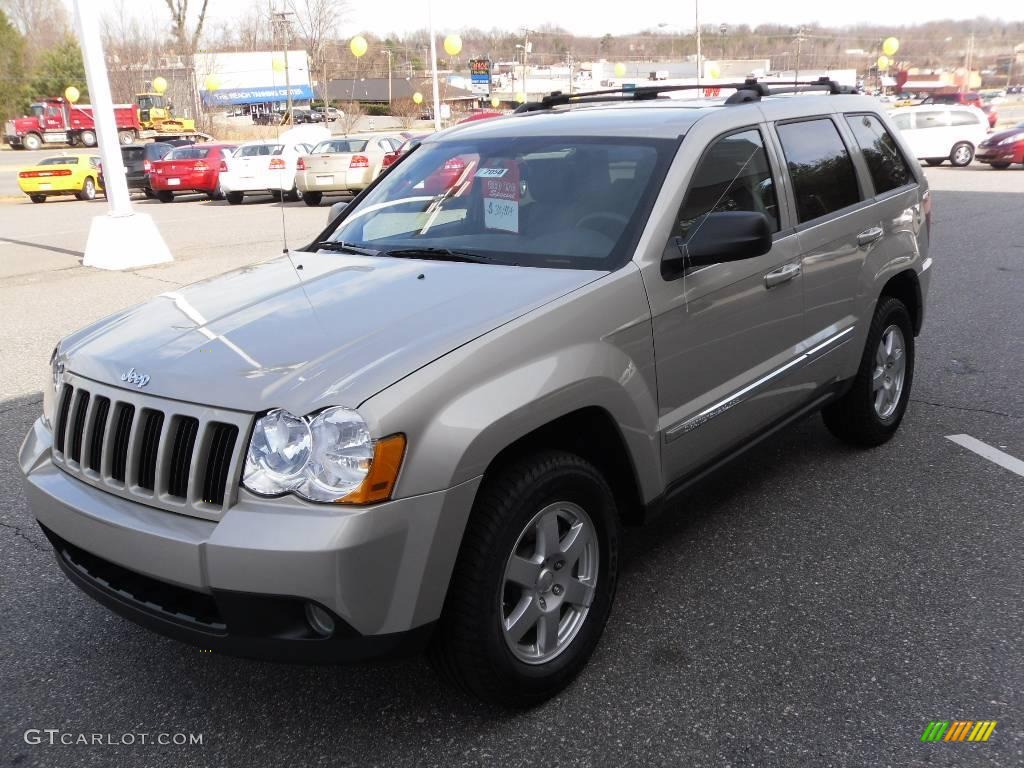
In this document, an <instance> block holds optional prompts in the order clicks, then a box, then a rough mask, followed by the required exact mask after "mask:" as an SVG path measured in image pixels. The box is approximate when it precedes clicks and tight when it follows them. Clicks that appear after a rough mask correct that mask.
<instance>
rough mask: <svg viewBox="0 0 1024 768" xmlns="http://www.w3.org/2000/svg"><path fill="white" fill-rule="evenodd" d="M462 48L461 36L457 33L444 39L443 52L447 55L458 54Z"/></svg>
mask: <svg viewBox="0 0 1024 768" xmlns="http://www.w3.org/2000/svg"><path fill="white" fill-rule="evenodd" d="M461 50H462V38H461V37H459V36H458V35H448V37H446V38H445V39H444V52H445V53H447V54H448V55H449V56H458V55H459V51H461Z"/></svg>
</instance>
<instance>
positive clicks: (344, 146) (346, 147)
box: [313, 139, 366, 155]
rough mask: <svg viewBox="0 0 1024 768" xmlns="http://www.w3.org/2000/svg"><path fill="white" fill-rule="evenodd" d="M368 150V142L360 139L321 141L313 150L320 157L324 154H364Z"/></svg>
mask: <svg viewBox="0 0 1024 768" xmlns="http://www.w3.org/2000/svg"><path fill="white" fill-rule="evenodd" d="M364 149H366V140H365V139H364V140H359V139H332V140H331V141H321V142H320V143H319V144H317V145H316V147H314V148H313V154H314V155H319V154H323V153H324V152H362V151H363V150H364Z"/></svg>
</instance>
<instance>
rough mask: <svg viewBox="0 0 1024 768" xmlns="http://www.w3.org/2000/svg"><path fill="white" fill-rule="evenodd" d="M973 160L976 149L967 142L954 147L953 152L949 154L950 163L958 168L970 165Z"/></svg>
mask: <svg viewBox="0 0 1024 768" xmlns="http://www.w3.org/2000/svg"><path fill="white" fill-rule="evenodd" d="M973 159H974V147H973V146H971V145H970V144H969V143H968V142H966V141H961V142H960V143H959V144H956V145H954V147H953V151H952V152H950V153H949V162H951V163H952V164H953V165H955V166H956V167H957V168H963V167H964V166H965V165H970V164H971V161H972V160H973Z"/></svg>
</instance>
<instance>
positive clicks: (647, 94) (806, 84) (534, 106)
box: [516, 77, 855, 112]
mask: <svg viewBox="0 0 1024 768" xmlns="http://www.w3.org/2000/svg"><path fill="white" fill-rule="evenodd" d="M706 88H718V89H723V88H724V89H729V88H731V89H733V90H735V91H736V93H734V94H732V95H731V96H729V98H728V99H726V102H725V103H726V104H741V103H745V102H749V101H759V100H760V99H761V98H762V97H765V96H775V95H777V94H781V93H802V92H806V91H827V92H828V93H830V94H842V93H855V91H854V89H852V88H850V87H849V86H842V85H839V84H838V83H837V82H836V81H835V80H830V79H828V78H827V77H821V78H818V79H817V80H795V81H793V82H791V83H760V82H758V81H757V78H753V77H750V78H747V79H746V80H745V81H743V82H742V83H714V84H713V85H708V84H701V85H637V86H632V87H626V86H622V87H620V88H605V89H602V90H597V91H582V92H580V93H563V92H562V91H552V92H551V93H549V94H548V95H547V96H544V97H543V98H541V100H540V101H528V102H526V103H525V104H520V105H519V106H518V107H517V108H516V112H539V111H542V110H547V109H553V108H554V107H561V106H566V105H568V104H593V103H597V102H614V101H625V100H632V101H645V100H647V99H656V98H658V97H659V96H660V95H661V94H663V93H671V92H673V91H695V90H701V89H706Z"/></svg>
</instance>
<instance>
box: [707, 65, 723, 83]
mask: <svg viewBox="0 0 1024 768" xmlns="http://www.w3.org/2000/svg"><path fill="white" fill-rule="evenodd" d="M721 76H722V70H720V69H719V68H718V67H711V69H709V70H708V77H710V78H711V79H712V80H717V79H718V78H719V77H721Z"/></svg>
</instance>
